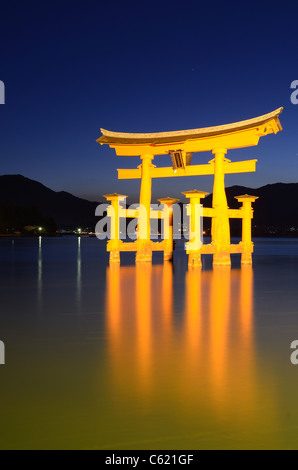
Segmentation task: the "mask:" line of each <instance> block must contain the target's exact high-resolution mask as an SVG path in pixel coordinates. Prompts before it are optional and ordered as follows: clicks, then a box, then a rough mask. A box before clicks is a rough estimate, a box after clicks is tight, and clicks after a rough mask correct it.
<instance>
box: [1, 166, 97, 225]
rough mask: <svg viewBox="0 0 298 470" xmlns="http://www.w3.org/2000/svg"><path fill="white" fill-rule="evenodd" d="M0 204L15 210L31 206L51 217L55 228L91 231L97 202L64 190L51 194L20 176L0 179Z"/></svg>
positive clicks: (94, 220)
mask: <svg viewBox="0 0 298 470" xmlns="http://www.w3.org/2000/svg"><path fill="white" fill-rule="evenodd" d="M0 203H2V204H5V205H10V204H13V205H15V206H19V207H28V206H34V207H36V208H37V209H38V211H39V212H40V214H42V216H44V217H51V218H53V220H54V221H55V222H56V224H57V227H58V228H65V229H74V228H78V227H89V228H90V229H92V230H93V229H94V227H95V224H96V222H97V221H98V218H96V217H95V208H96V207H97V205H98V202H90V201H87V200H85V199H81V198H79V197H76V196H73V195H72V194H70V193H67V192H65V191H59V192H56V191H53V190H52V189H49V188H47V187H46V186H44V185H43V184H41V183H39V182H37V181H34V180H31V179H29V178H25V177H24V176H22V175H3V176H0Z"/></svg>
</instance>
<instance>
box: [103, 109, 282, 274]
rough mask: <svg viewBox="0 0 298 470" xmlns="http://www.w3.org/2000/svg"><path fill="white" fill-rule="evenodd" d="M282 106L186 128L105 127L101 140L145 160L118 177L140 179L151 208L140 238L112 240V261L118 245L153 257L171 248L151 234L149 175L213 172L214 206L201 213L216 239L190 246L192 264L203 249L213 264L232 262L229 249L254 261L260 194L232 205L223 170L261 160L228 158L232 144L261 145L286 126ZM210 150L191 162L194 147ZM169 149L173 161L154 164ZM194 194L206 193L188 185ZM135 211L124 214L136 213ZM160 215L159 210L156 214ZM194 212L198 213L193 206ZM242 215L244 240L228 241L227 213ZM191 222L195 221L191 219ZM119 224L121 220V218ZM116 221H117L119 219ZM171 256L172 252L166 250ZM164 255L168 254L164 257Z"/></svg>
mask: <svg viewBox="0 0 298 470" xmlns="http://www.w3.org/2000/svg"><path fill="white" fill-rule="evenodd" d="M282 109H283V108H279V109H277V110H275V111H273V112H271V113H268V114H265V115H263V116H259V117H257V118H254V119H248V120H245V121H239V122H236V123H232V124H226V125H222V126H215V127H205V128H200V129H191V130H185V131H172V132H157V133H150V134H147V133H145V134H143V133H142V134H136V133H133V134H131V133H120V132H110V131H107V130H105V129H101V132H102V136H101V137H100V138H99V139H98V140H97V142H99V143H100V144H108V145H109V146H110V148H113V149H115V151H116V154H117V155H119V156H139V157H140V158H141V165H140V166H139V167H138V168H137V169H134V170H131V169H126V170H118V178H119V179H141V189H140V204H142V205H143V206H145V208H146V209H147V220H146V223H145V229H146V236H145V237H142V239H140V238H139V239H138V240H137V241H136V242H134V243H122V242H121V241H120V240H119V237H118V240H117V236H116V241H115V240H111V241H110V242H109V243H110V245H109V244H108V250H109V251H110V252H111V255H110V261H120V258H119V252H120V251H136V252H137V254H136V261H151V259H152V251H154V250H162V251H164V253H166V252H169V249H170V245H169V243H167V244H165V243H163V242H160V243H157V242H155V243H154V242H153V241H151V240H150V216H151V217H152V211H150V204H151V180H152V178H169V177H178V176H197V175H212V174H214V186H213V201H212V208H204V209H203V215H204V216H205V217H212V229H211V235H212V242H211V244H210V245H203V246H202V247H201V248H200V249H199V250H196V251H195V252H190V251H188V254H189V265H200V264H201V261H200V259H201V253H212V254H213V264H216V265H229V264H230V263H231V260H230V253H242V258H241V262H242V263H243V264H250V263H251V253H252V251H253V245H252V242H251V218H252V209H251V203H252V202H253V201H254V200H255V199H257V198H256V197H254V196H249V195H244V196H238V197H237V199H238V200H239V202H242V207H241V209H229V208H228V204H227V198H226V193H225V185H224V176H225V174H226V173H243V172H253V171H255V167H256V162H257V160H256V159H255V160H247V161H240V162H231V161H230V160H228V159H227V158H226V153H227V150H228V149H236V148H242V147H250V146H253V145H257V144H258V142H259V139H260V137H262V136H264V135H267V134H271V133H275V134H276V133H277V132H278V131H280V130H282V127H281V124H280V121H279V118H278V116H279V115H280V113H281V112H282ZM206 151H211V152H212V154H213V155H214V158H213V159H212V160H210V161H209V163H208V164H203V165H191V159H192V154H193V153H194V152H206ZM169 154H170V155H171V158H172V166H171V167H156V166H155V165H153V164H152V160H153V159H154V157H155V156H156V155H169ZM184 194H185V195H186V196H187V197H189V198H190V206H191V205H192V203H194V202H196V203H200V199H201V198H202V197H204V196H205V195H206V194H208V193H202V192H200V191H190V192H187V193H184ZM105 197H106V198H107V200H110V201H111V202H112V205H113V206H114V208H116V206H117V207H118V209H117V211H118V212H117V217H118V215H119V200H121V198H123V196H121V195H117V194H112V195H106V196H105ZM159 201H160V202H161V203H164V204H166V205H167V206H169V207H171V205H172V204H173V202H176V201H178V200H177V199H175V200H171V199H170V201H169V200H167V198H165V199H164V200H161V199H160V200H159ZM136 214H137V211H135V212H134V214H132V213H130V214H128V211H126V212H125V214H124V215H126V216H131V217H135V216H136ZM155 216H156V217H160V216H161V217H162V215H161V214H159V215H155ZM191 217H194V214H193V212H191ZM234 217H236V218H242V219H243V227H242V233H243V237H242V242H240V244H239V245H232V244H231V243H230V227H229V218H234ZM191 223H192V222H191ZM117 224H118V222H117ZM117 226H118V225H117ZM168 257H170V256H169V255H168ZM165 259H166V257H165Z"/></svg>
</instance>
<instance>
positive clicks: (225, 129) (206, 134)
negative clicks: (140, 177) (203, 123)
mask: <svg viewBox="0 0 298 470" xmlns="http://www.w3.org/2000/svg"><path fill="white" fill-rule="evenodd" d="M282 110H283V108H278V109H276V110H275V111H272V112H271V113H268V114H264V115H262V116H259V117H256V118H253V119H247V120H245V121H238V122H234V123H232V124H224V125H221V126H213V127H202V128H198V129H189V130H184V131H171V132H155V133H125V132H112V131H108V130H106V129H100V130H101V133H102V136H101V137H100V138H99V139H97V142H99V143H100V144H108V145H110V147H112V148H115V149H116V152H117V154H118V155H137V153H134V150H135V148H136V147H138V148H140V147H145V150H146V148H147V151H148V148H150V147H151V148H152V147H156V146H161V147H167V150H166V151H161V153H168V152H169V149H170V150H171V145H172V144H180V146H181V145H182V144H184V143H186V142H188V141H194V140H195V141H197V142H198V141H202V140H203V139H204V140H205V141H210V145H209V146H208V145H207V149H210V148H211V149H212V146H213V143H214V145H216V144H217V141H218V138H219V137H223V136H225V135H227V134H229V135H233V136H234V135H235V134H237V133H239V132H243V131H248V130H254V131H255V132H254V136H255V137H258V138H259V137H260V136H262V135H266V134H271V133H272V132H274V133H276V132H278V131H280V130H282V127H281V124H280V121H279V119H278V116H279V115H280V113H281V112H282ZM218 143H219V144H220V145H221V142H220V141H219V142H218ZM223 144H224V142H223ZM250 145H256V143H252V144H250ZM241 146H242V145H236V146H235V145H234V144H233V143H232V145H231V146H230V147H227V148H236V147H241ZM243 146H247V144H245V145H243ZM124 147H129V148H130V150H131V152H132V153H127V151H125V150H124V153H123V152H122V151H121V148H124ZM199 147H200V146H199ZM205 147H206V145H205V146H204V148H203V149H202V150H205ZM176 148H177V145H176ZM182 149H183V150H186V151H188V150H190V151H202V150H201V148H198V150H196V147H195V148H194V150H193V147H191V148H190V149H187V148H185V147H183V146H182ZM149 153H153V152H149ZM155 154H158V152H157V151H156V150H155Z"/></svg>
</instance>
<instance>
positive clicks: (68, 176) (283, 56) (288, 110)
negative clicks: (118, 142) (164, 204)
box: [0, 0, 298, 200]
mask: <svg viewBox="0 0 298 470" xmlns="http://www.w3.org/2000/svg"><path fill="white" fill-rule="evenodd" d="M297 15H298V4H297V1H283V2H272V1H270V2H267V1H258V2H253V1H251V2H240V1H238V2H234V1H233V2H229V1H227V2H223V1H210V0H209V1H187V0H186V1H183V2H182V1H179V2H176V1H171V2H169V1H163V0H159V1H155V0H151V1H147V0H142V1H141V0H139V1H113V0H109V1H106V2H102V1H94V0H85V1H84V2H83V1H82V2H78V1H75V0H72V1H69V0H59V1H53V0H52V1H50V2H48V1H43V2H41V1H39V0H38V1H35V0H34V1H32V0H28V1H26V2H24V1H13V0H11V1H9V2H1V12H0V38H1V42H0V44H1V46H0V80H3V81H4V83H5V86H6V104H5V105H0V155H1V169H0V174H14V173H18V174H23V175H24V176H27V177H29V178H32V179H36V180H38V181H40V182H42V183H43V184H45V185H46V186H48V187H50V188H52V189H54V190H66V191H69V192H71V193H73V194H75V195H78V196H82V197H86V198H88V199H93V200H98V199H99V198H100V197H101V195H102V194H104V193H106V192H115V191H117V192H121V193H124V194H129V195H130V196H132V197H136V195H137V194H138V191H139V181H138V180H133V181H118V180H117V172H116V168H129V167H136V166H137V165H139V163H140V162H139V159H137V158H135V157H117V156H116V155H115V152H114V151H113V150H111V149H110V148H109V147H107V146H100V145H99V144H97V143H96V142H95V141H96V139H97V138H98V137H100V127H103V128H105V129H109V130H114V131H123V132H153V131H168V130H180V129H189V128H196V127H206V126H212V125H219V124H227V123H230V122H234V121H238V120H242V119H249V118H252V117H256V116H258V115H261V114H265V113H267V112H270V111H272V110H274V109H276V108H278V107H280V106H283V107H284V111H283V113H282V115H281V117H280V120H281V123H282V126H283V129H284V130H283V131H282V132H280V133H278V134H277V135H270V136H267V137H263V138H261V139H260V143H259V145H258V146H257V147H251V148H248V149H239V150H234V151H230V152H229V154H228V158H231V159H232V160H233V161H236V160H245V159H247V158H258V160H259V161H258V163H257V172H256V173H251V174H250V173H249V174H238V175H233V176H227V177H226V185H227V186H230V185H232V184H243V185H247V186H250V187H258V186H261V185H264V184H268V183H274V182H278V181H282V182H298V156H297V154H298V143H297V134H298V132H297V130H298V105H293V104H291V101H290V95H291V92H292V91H293V90H291V89H290V84H291V82H292V81H293V80H296V79H298V68H297V55H298V47H297V46H298V34H297V31H298V30H297ZM211 158H212V155H207V154H199V153H198V154H195V156H194V161H195V162H196V163H199V162H206V161H208V159H211ZM154 163H155V164H157V165H159V166H166V165H167V164H169V158H168V157H165V156H160V157H157V158H156V159H155V161H154ZM193 188H197V189H202V190H207V191H210V190H211V189H212V178H211V177H207V176H203V177H191V178H175V179H174V178H171V179H168V180H166V179H163V180H161V179H158V180H155V181H154V183H153V195H154V196H155V197H161V196H166V195H169V196H175V197H176V196H178V197H179V194H180V192H181V191H186V190H188V189H193Z"/></svg>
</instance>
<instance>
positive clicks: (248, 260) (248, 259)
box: [241, 252, 252, 264]
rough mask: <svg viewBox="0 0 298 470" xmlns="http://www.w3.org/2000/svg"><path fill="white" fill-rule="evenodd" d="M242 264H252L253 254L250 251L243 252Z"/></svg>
mask: <svg viewBox="0 0 298 470" xmlns="http://www.w3.org/2000/svg"><path fill="white" fill-rule="evenodd" d="M241 264H252V256H251V253H250V252H248V253H242V255H241Z"/></svg>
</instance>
